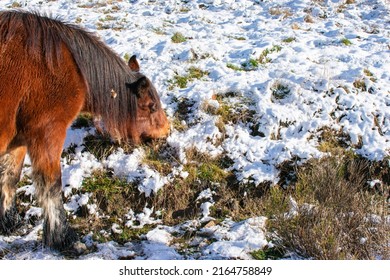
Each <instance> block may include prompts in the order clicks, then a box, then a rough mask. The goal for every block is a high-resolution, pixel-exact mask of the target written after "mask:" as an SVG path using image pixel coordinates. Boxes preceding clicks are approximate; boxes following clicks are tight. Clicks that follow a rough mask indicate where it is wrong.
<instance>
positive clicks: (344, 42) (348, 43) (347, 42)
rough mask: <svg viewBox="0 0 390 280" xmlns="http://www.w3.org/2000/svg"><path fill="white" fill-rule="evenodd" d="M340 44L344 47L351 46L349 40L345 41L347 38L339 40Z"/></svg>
mask: <svg viewBox="0 0 390 280" xmlns="http://www.w3.org/2000/svg"><path fill="white" fill-rule="evenodd" d="M340 42H341V43H342V44H343V45H345V46H351V45H352V42H351V41H350V40H349V39H347V38H343V39H341V41H340Z"/></svg>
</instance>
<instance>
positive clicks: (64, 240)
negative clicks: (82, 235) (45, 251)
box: [43, 227, 79, 252]
mask: <svg viewBox="0 0 390 280" xmlns="http://www.w3.org/2000/svg"><path fill="white" fill-rule="evenodd" d="M77 241H79V238H78V235H77V234H76V232H75V231H74V230H73V229H72V228H70V227H68V228H67V229H66V230H65V231H64V232H62V233H58V232H57V233H54V234H53V233H52V234H51V235H49V236H48V235H45V233H44V240H43V243H44V246H45V247H49V248H51V249H54V250H56V251H59V252H67V251H73V246H74V244H75V243H76V242H77Z"/></svg>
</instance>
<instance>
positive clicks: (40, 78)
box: [0, 11, 169, 250]
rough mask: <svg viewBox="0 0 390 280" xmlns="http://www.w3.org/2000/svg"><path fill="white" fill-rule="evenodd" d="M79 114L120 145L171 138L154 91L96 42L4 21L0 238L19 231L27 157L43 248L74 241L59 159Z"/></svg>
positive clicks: (11, 17) (75, 31)
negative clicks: (18, 199)
mask: <svg viewBox="0 0 390 280" xmlns="http://www.w3.org/2000/svg"><path fill="white" fill-rule="evenodd" d="M81 110H84V111H88V112H91V113H92V114H95V115H97V116H99V117H100V118H101V119H102V121H103V124H104V129H105V130H106V131H107V132H108V133H109V134H110V135H111V136H112V137H113V138H115V139H117V140H122V141H126V140H128V141H133V142H134V143H139V142H140V141H142V140H144V139H147V138H159V137H165V136H166V135H167V134H168V131H169V122H168V120H167V117H166V115H165V113H164V111H163V110H162V108H161V103H160V99H159V97H158V94H157V92H156V89H155V88H154V86H153V85H152V83H151V82H150V80H149V79H148V78H146V77H145V76H144V75H142V74H141V73H140V72H139V64H138V62H137V60H136V58H135V56H133V57H132V58H131V59H130V61H129V63H128V65H126V63H125V62H124V61H123V60H122V59H121V58H119V57H118V56H117V55H116V54H115V53H114V52H113V51H112V50H110V49H109V48H108V47H107V46H106V45H105V44H104V43H102V42H101V41H100V40H99V39H98V38H97V37H96V36H94V35H92V34H91V33H88V32H87V31H85V30H83V29H81V28H80V27H77V26H74V25H70V24H65V23H62V22H60V21H59V20H56V19H51V18H48V17H45V16H40V15H38V14H36V13H29V12H24V11H3V12H1V13H0V193H1V197H0V232H1V233H3V234H9V233H11V232H12V231H13V230H14V229H15V228H16V227H17V226H18V224H19V222H20V218H19V215H18V214H17V211H16V210H15V209H16V207H15V192H16V184H17V183H18V181H19V178H20V173H21V168H22V165H23V160H24V157H25V155H26V153H28V154H29V156H30V159H31V163H32V168H33V180H34V183H35V188H36V197H37V199H38V202H39V203H40V205H41V206H42V208H43V213H44V233H43V242H44V245H46V246H48V247H51V248H54V249H59V250H61V249H64V248H66V247H68V246H70V245H71V244H73V242H74V241H75V240H76V234H75V233H74V231H73V230H72V229H71V228H70V227H69V226H68V223H67V221H66V213H65V210H64V208H63V202H62V183H61V167H60V156H61V152H62V147H63V144H64V139H65V136H66V130H67V128H68V126H69V125H70V124H71V122H72V121H73V120H74V119H75V117H76V116H77V115H78V114H79V112H80V111H81Z"/></svg>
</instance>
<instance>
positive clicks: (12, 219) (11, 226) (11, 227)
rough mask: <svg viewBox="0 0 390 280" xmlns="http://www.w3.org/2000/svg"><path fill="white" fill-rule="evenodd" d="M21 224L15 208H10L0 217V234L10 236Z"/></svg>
mask: <svg viewBox="0 0 390 280" xmlns="http://www.w3.org/2000/svg"><path fill="white" fill-rule="evenodd" d="M22 224H23V223H22V218H21V217H20V215H19V213H18V212H17V211H16V208H15V207H12V208H11V209H9V210H8V211H6V212H5V214H4V215H3V216H2V217H0V234H4V235H11V234H12V233H14V232H15V231H16V230H17V229H18V228H20V227H21V226H22Z"/></svg>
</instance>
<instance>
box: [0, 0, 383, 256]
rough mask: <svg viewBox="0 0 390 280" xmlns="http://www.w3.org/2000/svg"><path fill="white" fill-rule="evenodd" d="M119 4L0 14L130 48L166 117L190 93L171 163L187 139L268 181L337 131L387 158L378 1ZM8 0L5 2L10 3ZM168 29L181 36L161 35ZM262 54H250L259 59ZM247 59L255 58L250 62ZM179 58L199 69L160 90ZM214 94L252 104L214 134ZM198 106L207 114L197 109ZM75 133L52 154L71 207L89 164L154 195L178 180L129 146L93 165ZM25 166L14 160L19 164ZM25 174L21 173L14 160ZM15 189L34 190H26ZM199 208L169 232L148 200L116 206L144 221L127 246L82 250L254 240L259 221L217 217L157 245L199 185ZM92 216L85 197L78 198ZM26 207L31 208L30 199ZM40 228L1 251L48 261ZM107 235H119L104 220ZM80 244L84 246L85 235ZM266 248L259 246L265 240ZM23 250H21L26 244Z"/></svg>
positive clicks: (242, 250)
mask: <svg viewBox="0 0 390 280" xmlns="http://www.w3.org/2000/svg"><path fill="white" fill-rule="evenodd" d="M351 2H354V3H352V4H346V1H345V0H323V1H315V0H299V1H289V0H275V1H270V0H263V1H262V0H194V1H191V0H182V1H179V0H176V1H175V0H170V1H160V0H153V1H152V0H139V1H137V0H130V1H97V0H94V1H87V0H80V1H62V0H61V1H45V0H40V1H37V0H34V1H0V9H7V8H10V7H12V6H22V7H23V8H25V9H28V10H34V11H39V12H42V13H47V14H49V15H53V16H59V17H60V18H62V19H64V20H65V21H67V22H70V23H76V24H79V25H81V26H84V27H85V28H86V29H88V30H91V31H94V32H96V33H97V34H99V35H100V36H101V38H102V40H104V41H105V42H106V43H107V44H108V45H109V46H110V47H111V48H112V49H113V50H115V51H116V52H117V53H118V54H119V55H120V56H121V57H124V56H125V55H132V54H136V55H137V57H138V58H139V60H140V64H141V68H142V69H141V70H142V72H144V73H145V74H146V75H147V76H148V77H149V78H150V79H151V80H152V81H153V83H154V84H155V86H156V88H157V90H158V91H159V93H160V96H161V100H162V103H163V107H164V109H165V110H166V112H167V114H168V117H169V118H170V119H171V120H172V119H173V118H174V115H175V112H176V111H177V106H178V100H183V99H187V100H190V101H191V102H190V103H191V104H193V105H192V108H191V113H190V114H189V116H188V118H187V119H186V120H181V122H182V125H183V127H185V129H181V130H180V131H178V130H175V129H174V128H173V130H172V133H171V134H170V136H169V137H168V139H167V143H168V145H169V146H170V147H172V149H174V150H175V151H176V152H177V154H178V155H179V156H178V158H179V160H180V164H185V163H186V161H187V158H186V153H185V151H186V149H189V148H193V147H195V148H196V149H198V150H199V151H201V152H204V153H207V154H209V155H212V156H218V155H221V154H224V155H226V156H228V157H229V158H230V159H231V160H232V161H233V165H232V170H233V171H234V172H235V174H236V175H237V178H238V179H239V180H248V181H253V182H254V183H255V184H258V183H261V182H264V181H270V182H273V183H277V182H278V179H279V170H278V168H277V166H278V165H280V164H281V163H283V162H285V161H286V160H291V159H298V160H299V161H302V162H303V161H305V160H307V159H310V158H313V157H321V156H323V155H324V154H323V152H321V151H320V150H319V149H318V146H319V140H320V135H321V131H322V130H323V129H331V130H333V131H335V132H339V133H340V134H343V135H344V137H345V139H346V140H345V141H347V144H349V146H350V147H351V149H353V150H354V151H355V152H356V153H358V154H360V155H363V156H364V157H367V158H368V159H370V160H383V159H386V158H388V157H389V153H390V1H388V0H356V1H351ZM17 4H18V5H17ZM176 32H180V33H181V34H183V35H184V36H185V37H186V38H187V40H186V41H185V42H182V43H174V42H172V40H171V37H172V36H173V35H174V34H175V33H176ZM261 56H262V59H259V58H260V57H261ZM255 60H257V63H255ZM190 67H196V68H199V69H201V70H203V71H207V72H208V73H209V74H208V75H206V76H204V77H202V78H201V79H194V80H192V81H190V82H189V83H188V84H187V86H186V87H185V88H179V87H177V86H172V81H174V79H175V76H176V75H185V74H186V73H188V71H189V68H190ZM215 96H218V97H219V98H222V99H223V100H225V101H229V102H237V104H238V105H237V106H246V107H247V108H248V109H250V110H251V111H253V116H252V122H253V123H247V122H241V123H240V122H238V123H231V124H227V125H226V126H225V130H226V131H225V134H226V135H223V134H222V133H221V131H220V129H219V128H218V116H216V115H215V114H212V113H210V110H207V109H205V108H210V106H211V107H214V108H216V109H218V107H219V106H221V104H220V103H219V102H218V99H217V100H216V98H215ZM211 111H212V110H211ZM88 133H89V132H88V131H86V130H81V129H78V130H72V129H69V131H68V136H67V140H66V143H65V147H64V148H67V147H70V146H71V145H76V155H75V157H74V159H73V160H72V161H70V162H67V161H66V160H65V159H64V161H63V162H62V167H63V169H62V171H63V186H64V187H63V189H64V194H65V196H66V197H68V199H69V202H68V203H67V204H66V205H65V207H66V209H67V210H68V211H69V212H70V213H72V211H75V210H76V209H77V208H78V207H79V206H80V205H86V204H88V201H89V197H88V194H85V195H78V194H76V195H74V194H73V193H74V192H73V190H74V189H80V188H81V187H82V184H81V183H82V180H83V178H85V177H87V176H89V175H90V174H91V173H92V172H93V170H96V169H99V168H110V169H112V170H113V172H114V174H116V175H120V176H126V177H127V178H128V180H130V181H131V180H134V179H137V180H140V182H141V183H140V186H139V190H140V191H141V192H145V194H146V195H149V194H151V193H152V192H156V191H158V190H159V189H161V188H164V185H166V184H167V183H169V182H170V180H172V178H174V177H176V176H181V177H183V178H184V177H185V176H187V175H188V174H186V172H184V171H183V169H182V168H181V166H180V164H179V166H177V167H175V168H174V169H173V170H172V173H171V174H169V175H168V176H164V175H162V174H159V173H158V172H157V171H156V170H154V169H153V168H151V167H149V166H147V165H145V164H143V163H142V158H143V156H144V151H143V148H142V147H140V148H136V149H135V150H134V151H133V152H132V153H130V154H126V153H124V152H123V151H122V150H120V149H119V150H117V151H116V152H114V153H113V154H111V155H110V156H109V157H108V158H107V159H106V160H104V161H98V160H97V159H96V158H95V157H94V156H93V155H91V154H89V153H87V152H82V143H83V137H85V136H86V135H88ZM27 163H28V162H27ZM26 166H27V167H26V169H25V172H26V173H27V172H29V168H28V165H26ZM23 191H25V192H26V194H29V193H33V192H34V187H33V185H31V186H26V187H24V189H23ZM202 195H203V198H205V200H207V199H208V200H209V202H206V203H203V204H202V209H203V216H202V217H199V220H196V221H188V222H186V223H184V224H180V225H177V226H175V227H170V226H165V225H162V224H160V223H159V221H158V220H155V219H154V218H153V217H154V215H152V211H153V210H152V209H148V208H145V209H144V212H143V213H129V215H128V217H129V219H128V222H127V224H128V225H129V226H131V225H132V222H133V221H137V224H141V225H143V224H149V223H158V224H159V226H158V227H156V228H155V229H153V230H151V231H150V232H148V233H147V234H146V235H145V236H144V237H143V239H142V240H141V241H137V242H135V243H134V242H131V241H129V243H127V244H125V245H124V246H119V245H118V244H116V243H114V242H109V243H102V244H98V245H97V248H98V250H97V251H96V252H94V253H91V254H88V255H83V257H82V258H85V259H102V258H104V259H117V258H126V257H134V258H136V259H183V258H195V259H224V258H240V259H249V258H250V255H249V252H251V251H254V250H257V249H260V248H263V247H264V246H265V245H267V244H268V241H267V240H266V238H265V234H264V223H265V218H263V217H253V218H251V219H248V220H245V221H242V222H239V223H235V222H232V221H230V220H226V221H224V222H223V223H221V224H218V225H211V226H210V227H208V228H204V229H203V230H204V231H205V233H204V235H205V236H208V237H209V238H210V239H213V240H216V241H215V242H213V243H211V244H209V245H204V246H201V243H202V242H203V241H202V240H199V241H198V242H199V244H200V248H201V250H199V251H198V252H196V253H195V254H193V255H191V254H190V255H189V256H185V257H184V256H183V255H181V254H179V253H178V251H177V249H176V248H175V247H174V246H171V242H170V241H171V239H172V234H173V233H174V232H176V231H178V230H183V229H189V228H191V227H196V224H197V223H200V222H201V221H204V220H207V219H211V217H208V208H209V207H210V206H211V205H212V202H213V199H212V197H213V194H212V193H210V192H208V190H205V191H204V192H203V193H202ZM88 207H89V210H90V213H91V214H93V213H94V211H95V210H94V208H93V205H92V204H90V203H89V204H88ZM27 214H28V215H29V216H31V215H33V216H34V215H38V216H39V214H40V209H39V208H34V207H32V208H31V209H30V210H29V211H28V212H27ZM40 227H41V226H37V227H35V228H32V229H30V230H29V231H28V233H27V234H26V235H24V236H10V237H5V236H0V250H3V251H4V250H5V251H6V252H8V251H9V253H7V254H5V258H8V259H56V258H64V257H63V256H62V255H60V254H57V253H55V252H52V251H49V250H43V249H41V248H39V247H38V249H37V248H36V240H37V238H38V232H39V231H40ZM112 230H113V231H120V230H121V228H120V227H119V226H118V225H113V229H112ZM83 241H84V242H85V243H86V245H87V246H88V244H89V243H92V242H94V241H92V237H91V236H85V237H84V239H83ZM268 245H269V244H268ZM31 248H34V249H33V250H32V249H31Z"/></svg>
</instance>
